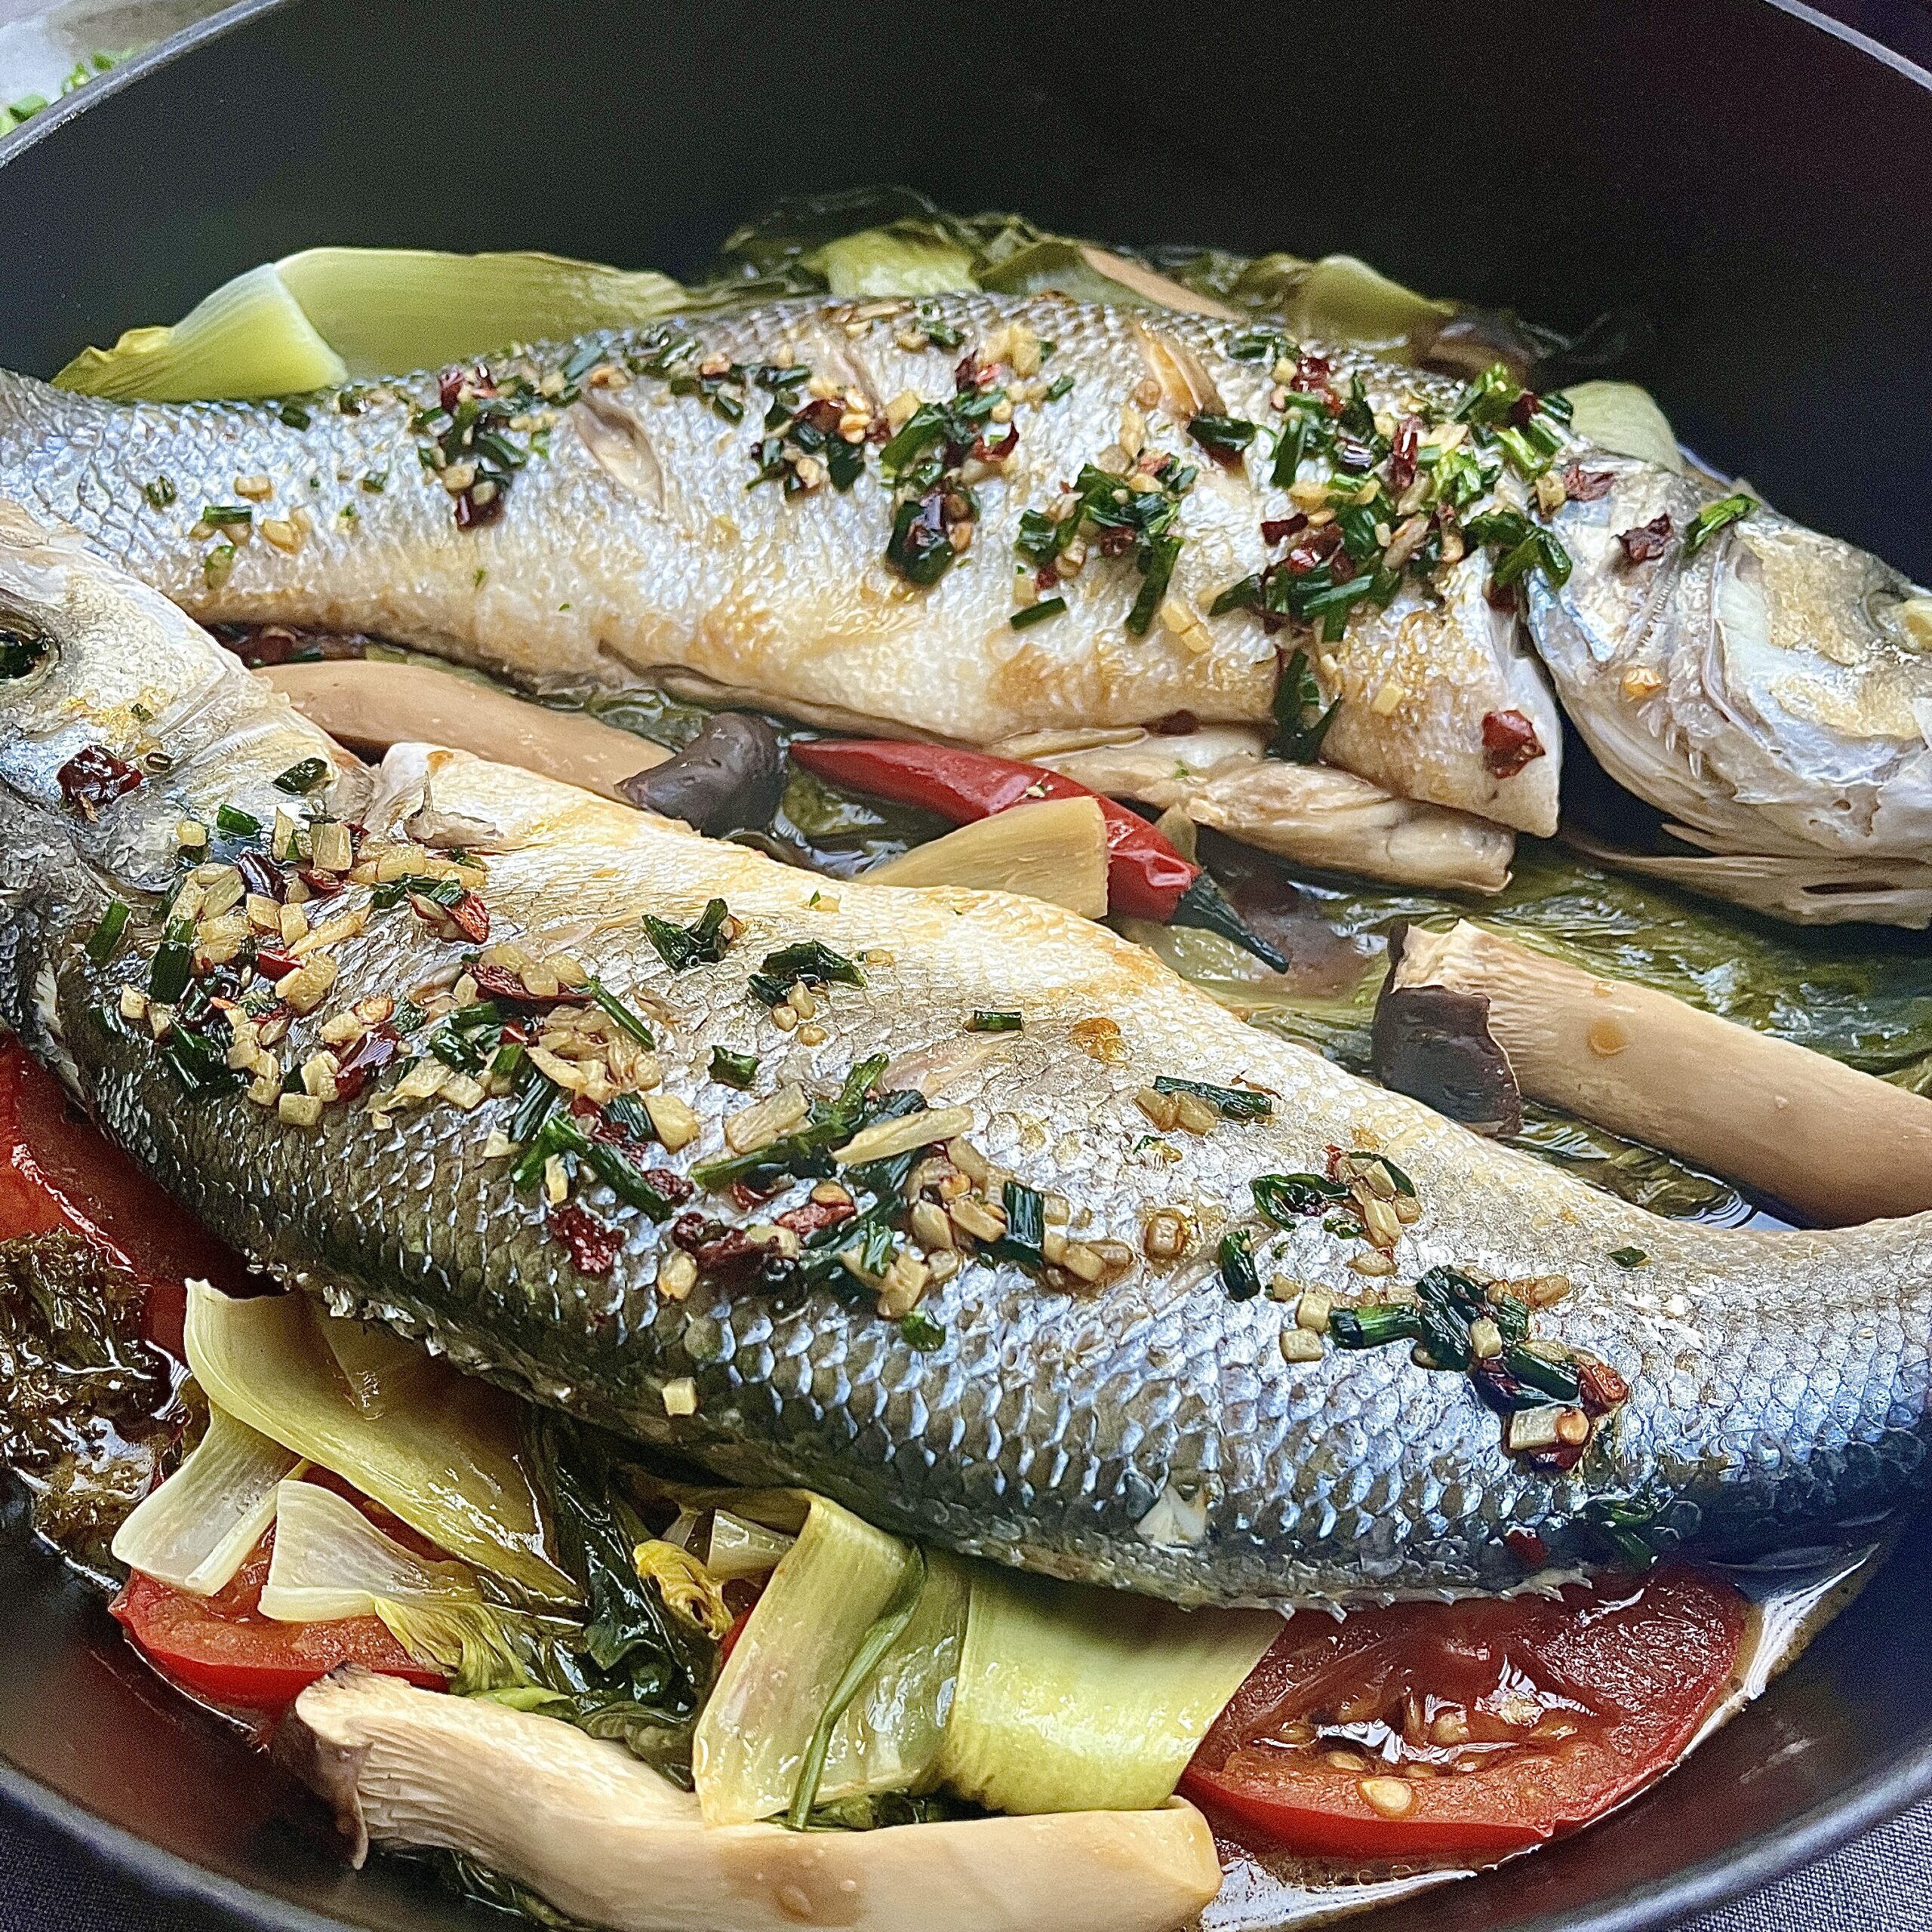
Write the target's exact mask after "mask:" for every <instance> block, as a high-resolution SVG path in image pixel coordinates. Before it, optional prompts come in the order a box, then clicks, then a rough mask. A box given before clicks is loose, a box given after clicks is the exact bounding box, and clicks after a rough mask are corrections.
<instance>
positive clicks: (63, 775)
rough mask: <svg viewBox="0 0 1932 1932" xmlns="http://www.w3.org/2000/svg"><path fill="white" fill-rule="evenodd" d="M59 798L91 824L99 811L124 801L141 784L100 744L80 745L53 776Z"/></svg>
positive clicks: (137, 774) (135, 773)
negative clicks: (120, 800)
mask: <svg viewBox="0 0 1932 1932" xmlns="http://www.w3.org/2000/svg"><path fill="white" fill-rule="evenodd" d="M54 782H55V783H57V785H58V786H60V795H61V797H62V798H64V799H66V801H67V802H68V804H70V805H71V806H72V807H73V808H74V810H75V811H77V812H78V813H79V814H80V815H81V816H82V817H83V818H84V819H86V820H89V821H90V822H91V821H92V820H95V819H97V818H98V817H100V813H101V808H102V807H103V806H104V805H110V804H112V803H113V802H114V801H115V799H116V798H125V796H126V795H128V793H129V792H131V791H133V790H134V789H136V788H137V786H139V785H140V783H141V774H140V772H139V771H137V769H136V768H134V766H133V765H131V764H126V763H125V762H124V761H122V760H121V759H119V758H116V757H115V755H114V754H113V753H112V752H110V751H109V750H108V749H106V747H105V746H101V745H83V746H82V747H81V749H79V750H78V751H77V752H75V754H74V755H73V756H72V758H69V760H68V761H67V762H66V764H63V766H62V767H61V768H60V770H59V771H57V772H56V773H55V774H54Z"/></svg>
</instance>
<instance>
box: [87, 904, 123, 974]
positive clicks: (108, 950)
mask: <svg viewBox="0 0 1932 1932" xmlns="http://www.w3.org/2000/svg"><path fill="white" fill-rule="evenodd" d="M127 930H128V908H127V906H125V904H124V903H122V901H121V900H118V899H117V900H115V901H114V903H112V905H111V906H109V907H108V909H107V910H106V912H103V913H102V914H101V915H100V924H98V925H97V926H96V927H95V928H94V931H92V932H91V933H90V934H88V943H87V954H88V958H90V959H91V960H92V961H94V964H96V965H97V966H105V965H106V964H107V962H108V961H109V960H110V959H112V958H113V957H114V950H115V947H116V946H118V945H119V944H120V943H121V935H122V934H123V933H125V931H127Z"/></svg>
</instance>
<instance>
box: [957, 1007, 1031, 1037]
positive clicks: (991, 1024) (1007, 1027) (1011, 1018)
mask: <svg viewBox="0 0 1932 1932" xmlns="http://www.w3.org/2000/svg"><path fill="white" fill-rule="evenodd" d="M1025 1024H1026V1023H1025V1021H1024V1020H1022V1019H1021V1017H1020V1015H1019V1014H1017V1013H989V1012H986V1011H980V1012H977V1013H975V1014H974V1016H973V1017H972V1018H971V1019H970V1020H968V1021H967V1023H966V1030H967V1032H969V1033H1017V1032H1020V1029H1022V1027H1023V1026H1024V1025H1025Z"/></svg>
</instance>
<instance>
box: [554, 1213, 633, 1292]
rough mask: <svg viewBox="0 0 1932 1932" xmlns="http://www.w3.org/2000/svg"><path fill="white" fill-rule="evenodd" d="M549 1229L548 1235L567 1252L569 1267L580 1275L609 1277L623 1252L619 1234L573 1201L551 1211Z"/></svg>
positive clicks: (621, 1235)
mask: <svg viewBox="0 0 1932 1932" xmlns="http://www.w3.org/2000/svg"><path fill="white" fill-rule="evenodd" d="M549 1229H550V1232H551V1233H552V1235H555V1237H556V1238H557V1239H558V1241H561V1242H562V1243H563V1244H564V1245H565V1247H567V1248H568V1249H569V1250H570V1256H571V1266H572V1267H574V1269H576V1270H577V1272H578V1273H579V1274H580V1275H608V1274H609V1273H610V1272H611V1269H613V1268H614V1267H615V1266H617V1257H618V1256H619V1255H620V1254H623V1251H624V1235H623V1229H621V1228H614V1227H613V1226H611V1224H610V1223H609V1222H608V1221H605V1220H599V1219H598V1217H597V1216H596V1215H595V1214H592V1213H591V1212H590V1211H589V1209H588V1208H587V1207H579V1206H578V1205H577V1203H576V1202H575V1201H565V1203H564V1204H562V1205H561V1207H552V1209H551V1210H550V1213H549Z"/></svg>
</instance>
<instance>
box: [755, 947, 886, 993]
mask: <svg viewBox="0 0 1932 1932" xmlns="http://www.w3.org/2000/svg"><path fill="white" fill-rule="evenodd" d="M801 980H802V981H803V982H804V984H806V985H807V986H825V985H827V984H829V983H832V982H834V981H836V982H837V983H838V984H839V985H841V986H863V985H864V984H865V983H866V976H865V974H863V973H862V972H861V971H860V970H859V968H858V967H857V965H856V964H854V962H853V961H851V960H850V959H848V958H846V957H845V955H844V954H843V953H842V952H833V951H832V948H831V947H830V946H827V945H826V943H825V942H824V940H818V939H810V940H799V941H798V942H797V943H795V944H794V945H791V946H780V948H779V949H778V950H777V952H768V953H767V954H766V955H764V960H763V961H762V963H761V965H760V967H759V969H758V971H757V972H755V973H754V974H752V977H751V980H750V986H751V990H752V995H753V996H754V997H755V998H757V999H758V1000H760V1001H762V1002H763V1003H764V1004H765V1005H767V1006H781V1005H783V1004H784V1001H785V996H786V994H788V993H789V992H790V991H791V990H792V987H793V986H796V985H797V984H798V983H799V982H800V981H801Z"/></svg>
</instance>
